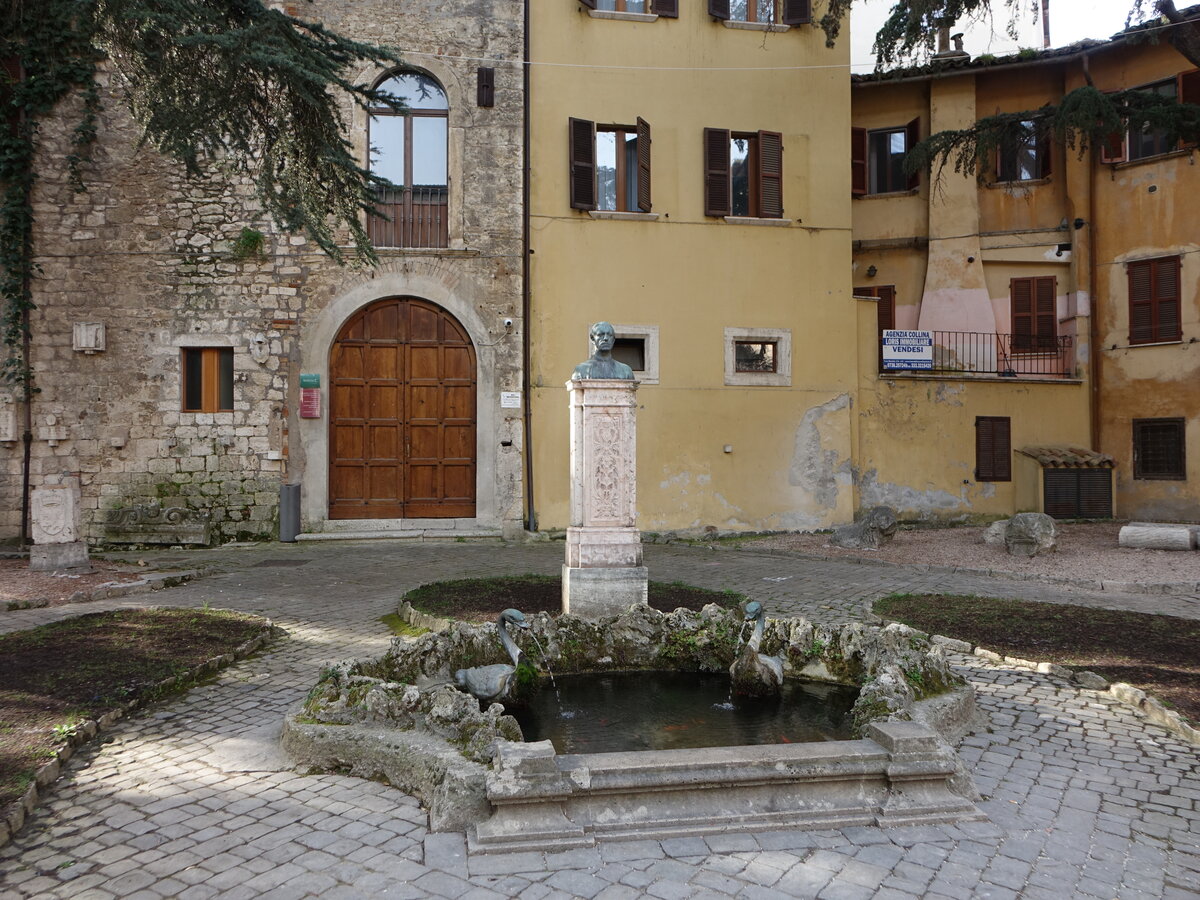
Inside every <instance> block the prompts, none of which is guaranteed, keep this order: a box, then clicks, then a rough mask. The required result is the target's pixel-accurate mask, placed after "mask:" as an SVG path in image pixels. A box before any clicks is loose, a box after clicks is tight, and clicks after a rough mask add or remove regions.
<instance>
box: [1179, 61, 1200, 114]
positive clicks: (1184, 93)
mask: <svg viewBox="0 0 1200 900" xmlns="http://www.w3.org/2000/svg"><path fill="white" fill-rule="evenodd" d="M1176 78H1177V82H1178V83H1177V84H1176V86H1175V96H1177V97H1178V98H1179V102H1180V103H1195V104H1197V105H1200V69H1192V70H1191V71H1189V72H1180V73H1179V75H1178V76H1176Z"/></svg>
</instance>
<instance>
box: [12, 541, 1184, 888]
mask: <svg viewBox="0 0 1200 900" xmlns="http://www.w3.org/2000/svg"><path fill="white" fill-rule="evenodd" d="M561 554H562V545H561V544H533V545H507V544H505V545H501V544H494V545H490V546H489V545H475V544H467V545H464V544H457V543H449V544H432V543H422V544H415V545H414V544H407V543H405V544H400V543H390V542H371V543H369V544H368V543H345V544H320V545H315V544H307V545H303V546H288V545H281V544H274V545H264V546H260V547H256V548H245V549H236V550H221V551H203V552H199V553H195V554H186V556H187V557H188V566H189V567H195V566H197V565H205V566H209V567H211V569H212V570H215V571H217V572H218V573H219V574H214V575H211V576H209V577H208V578H205V579H203V580H201V581H197V582H192V583H190V584H187V585H182V586H179V587H175V588H170V589H168V590H164V591H161V592H158V593H156V594H155V595H153V597H152V598H142V597H139V598H122V599H108V600H103V601H98V602H96V603H90V604H85V605H75V606H69V607H57V608H53V609H39V610H22V611H16V612H8V613H0V632H4V631H11V630H16V629H20V628H28V627H32V626H34V625H37V624H42V623H44V622H47V621H52V620H55V619H58V618H62V617H65V616H69V615H77V614H79V613H81V612H86V611H93V610H99V609H111V608H116V607H124V606H138V605H142V602H143V601H146V602H152V603H155V604H158V605H169V606H200V605H202V604H203V603H206V602H207V603H209V604H210V605H212V606H218V607H230V608H234V609H240V610H243V611H246V612H258V613H261V614H263V615H267V616H270V617H271V618H272V619H273V620H274V621H276V623H277V624H279V625H281V626H282V627H283V628H285V629H286V630H287V632H288V635H287V637H285V638H284V639H282V640H281V641H279V642H277V643H276V644H274V645H273V646H272V647H271V648H270V649H269V650H267V651H266V652H264V653H262V654H260V655H259V656H257V657H255V658H252V659H250V660H247V661H245V662H243V663H240V664H238V665H236V666H233V667H231V668H230V669H228V670H226V671H225V672H224V673H223V674H222V675H221V676H220V677H219V678H218V679H217V680H216V681H215V682H213V683H211V684H208V685H205V686H203V687H201V688H198V689H196V690H193V691H192V692H190V693H189V694H187V695H186V696H183V697H180V698H176V699H174V700H172V701H170V702H168V703H165V704H162V705H160V706H156V707H152V708H151V709H150V710H148V711H147V713H145V714H142V715H140V716H137V717H135V718H133V719H130V720H127V721H123V722H121V723H119V724H118V725H117V726H116V727H115V728H114V729H113V730H112V731H110V732H108V733H106V734H105V735H104V736H103V737H102V739H101V740H100V741H98V742H95V743H93V744H91V745H89V746H88V747H86V748H84V749H82V750H81V751H80V752H79V753H78V754H77V755H76V757H75V758H74V759H72V760H71V762H70V763H69V765H68V766H67V767H66V772H65V774H64V776H63V778H62V779H61V780H60V782H59V783H58V784H57V785H56V786H55V788H54V790H53V792H52V794H51V799H50V801H49V802H48V803H47V804H46V805H45V806H43V807H42V808H41V809H39V810H38V811H37V812H35V813H34V814H33V816H32V817H31V820H30V823H29V824H28V825H27V826H26V828H25V830H24V831H23V832H21V833H20V834H19V835H18V836H17V837H16V838H15V839H14V840H13V841H12V842H11V843H10V844H9V845H7V846H6V847H4V848H0V900H18V898H21V900H24V898H33V897H39V898H40V897H45V898H96V900H107V898H132V897H137V898H148V900H157V898H165V897H180V898H210V897H219V898H243V897H245V898H253V897H281V898H282V897H322V898H340V897H414V898H416V897H445V898H461V897H472V898H474V897H479V898H488V897H515V896H520V897H522V898H534V900H537V898H551V897H584V898H605V900H608V898H626V897H629V898H632V897H646V896H650V897H661V898H673V897H747V898H750V897H817V898H822V900H832V898H841V897H847V898H854V897H864V898H865V897H876V898H916V897H927V898H934V900H936V898H964V900H966V898H977V897H994V898H1002V897H1014V898H1015V897H1022V898H1039V897H1045V898H1055V900H1062V898H1075V897H1077V898H1089V897H1098V898H1101V900H1106V898H1113V897H1117V898H1126V897H1130V898H1133V897H1140V898H1158V897H1164V898H1166V897H1178V898H1183V897H1188V898H1193V897H1197V896H1200V754H1198V753H1197V750H1196V748H1193V747H1190V746H1186V745H1184V744H1181V743H1180V742H1178V741H1176V740H1175V739H1173V738H1172V737H1171V735H1170V734H1169V733H1167V732H1166V731H1164V730H1162V729H1160V728H1158V727H1156V726H1154V725H1152V724H1149V723H1147V722H1146V721H1145V720H1144V719H1142V718H1141V717H1139V716H1138V715H1136V714H1135V713H1133V712H1132V711H1130V710H1129V709H1128V708H1126V707H1124V706H1122V705H1120V704H1119V703H1117V702H1116V701H1114V700H1113V699H1112V698H1111V697H1109V696H1108V695H1107V694H1099V693H1095V692H1089V691H1083V690H1080V689H1078V688H1077V687H1074V686H1072V685H1071V684H1070V683H1069V682H1067V681H1064V680H1063V679H1060V678H1056V677H1054V676H1052V675H1041V674H1037V673H1034V672H1030V671H1028V670H1024V669H1017V668H1014V667H1010V666H1005V665H1003V664H991V663H988V662H986V661H984V660H980V659H978V658H975V657H969V656H956V657H954V660H955V664H956V666H957V667H958V668H959V670H960V671H961V672H962V673H963V674H964V675H965V676H966V677H968V678H969V679H971V681H972V682H973V683H974V684H975V686H976V688H977V691H978V694H979V698H978V702H979V707H980V709H981V710H982V711H983V713H984V714H985V724H984V726H982V727H981V728H980V729H978V730H977V731H975V732H973V733H971V734H969V735H967V736H966V738H964V740H963V742H962V744H961V746H960V748H959V749H960V753H961V754H962V756H963V759H964V761H965V762H966V764H967V765H968V766H969V767H970V768H971V770H972V772H973V774H974V777H975V779H976V782H977V783H978V785H979V786H980V789H981V790H982V792H983V793H984V795H985V799H984V801H983V802H982V803H981V804H980V807H981V809H983V811H984V812H985V813H986V814H987V815H988V817H989V821H987V822H977V823H963V824H960V825H956V826H938V827H931V826H924V827H922V828H919V829H916V828H892V829H873V828H848V829H844V830H840V831H817V832H801V831H773V832H765V833H761V834H755V835H737V836H734V835H722V836H713V837H710V838H706V839H702V840H701V839H668V840H663V841H649V840H647V841H632V842H624V843H621V844H602V845H601V846H600V847H599V848H595V849H589V850H583V851H573V852H572V853H563V854H542V853H520V854H509V855H489V856H486V857H471V856H469V855H468V854H467V853H466V850H465V847H464V846H463V844H462V839H461V836H458V835H442V834H430V833H429V831H428V828H427V824H428V823H427V817H426V815H425V813H424V811H423V810H421V808H420V807H419V805H418V804H417V802H416V801H415V800H414V799H413V798H412V797H409V796H407V795H405V794H403V793H402V792H400V791H397V790H395V789H393V788H390V787H387V786H385V785H380V784H376V783H374V782H369V781H362V780H359V779H355V778H349V777H346V776H341V775H336V774H316V775H307V774H299V773H295V772H291V771H286V770H284V769H283V767H284V765H285V763H284V761H282V760H281V759H279V758H278V757H277V756H275V755H273V753H272V748H271V746H270V742H271V736H272V735H273V733H274V729H276V728H277V727H278V723H279V722H280V721H281V719H282V716H283V713H284V711H285V710H286V708H287V707H288V706H289V705H290V704H291V703H293V702H294V701H295V700H297V699H299V698H300V697H302V696H303V695H304V694H305V693H306V692H307V690H308V689H309V688H310V687H311V686H312V684H313V683H314V682H315V680H316V676H317V672H318V671H319V669H320V667H321V666H322V665H323V664H324V663H326V662H331V661H334V660H337V659H341V658H345V657H361V656H370V655H375V654H378V653H380V652H382V650H383V649H384V648H385V647H386V645H387V642H388V640H389V635H388V633H387V630H386V629H385V628H384V626H383V625H382V624H380V622H379V621H378V618H379V616H381V615H384V614H385V613H389V612H392V611H394V609H395V606H396V603H397V601H398V599H399V596H400V595H401V594H402V593H403V592H404V591H406V590H408V589H410V588H412V587H415V586H416V585H418V584H421V583H424V582H427V581H433V580H438V579H442V578H452V577H453V578H457V577H469V576H485V575H494V574H515V573H523V572H544V573H546V574H552V573H555V572H557V570H558V568H559V566H560V565H561V559H562V555H561ZM179 555H180V554H179V553H178V551H176V552H174V553H169V552H168V553H162V554H158V555H156V554H142V556H143V558H145V559H147V561H148V562H149V563H150V564H151V565H154V560H155V559H156V558H171V557H174V558H178V557H179ZM646 557H647V564H648V565H649V566H650V569H651V574H652V577H654V578H655V579H657V580H662V581H673V580H681V581H687V582H689V583H693V584H698V585H702V586H706V587H712V588H718V589H725V588H729V589H735V590H740V591H742V592H744V593H746V594H748V595H750V596H752V597H755V598H756V599H761V600H763V601H764V602H765V603H766V605H767V607H768V609H769V611H770V612H771V613H772V614H773V615H807V616H809V617H810V618H813V619H817V620H823V621H833V622H844V621H852V620H856V619H859V618H861V616H862V615H863V609H864V602H865V601H868V600H871V599H875V598H878V597H880V596H884V595H886V594H888V593H892V592H894V591H946V592H955V593H978V594H986V595H992V596H1010V597H1023V598H1028V599H1034V600H1040V601H1044V602H1049V603H1079V604H1084V605H1094V606H1101V607H1109V608H1121V609H1134V610H1140V611H1146V612H1160V613H1169V614H1171V615H1183V616H1188V617H1191V618H1196V617H1200V601H1198V600H1197V598H1195V597H1191V596H1187V595H1148V594H1117V593H1111V592H1094V591H1088V590H1072V589H1069V588H1064V587H1061V586H1057V585H1043V584H1037V583H1031V582H1017V581H1006V580H1004V579H998V578H987V577H983V576H977V575H956V574H954V573H932V572H922V571H916V570H911V569H901V570H893V569H890V568H889V569H883V568H881V567H871V566H860V565H853V564H846V563H841V562H837V561H832V560H831V561H814V560H804V559H789V558H786V557H779V556H766V555H760V554H754V553H747V552H736V553H734V552H728V551H710V550H707V549H703V548H691V547H676V546H673V545H672V546H666V547H663V546H652V547H647V548H646ZM266 559H288V560H292V561H295V560H300V559H305V560H308V561H307V562H306V563H305V564H304V565H301V566H294V567H289V566H267V567H257V568H256V564H257V563H259V562H262V561H263V560H266ZM193 560H194V561H193Z"/></svg>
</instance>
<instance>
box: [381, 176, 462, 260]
mask: <svg viewBox="0 0 1200 900" xmlns="http://www.w3.org/2000/svg"><path fill="white" fill-rule="evenodd" d="M375 208H376V209H377V210H379V212H380V213H382V214H383V215H384V216H386V217H387V218H386V219H381V218H378V217H376V216H371V217H369V218H368V220H367V233H368V234H369V235H370V237H371V243H372V244H374V245H375V246H376V247H445V246H447V245H448V244H449V229H448V228H447V222H448V219H449V216H448V212H449V208H450V205H449V191H447V189H446V188H445V187H444V186H434V187H414V188H400V189H399V190H395V191H380V192H379V199H378V201H377V203H376V206H375Z"/></svg>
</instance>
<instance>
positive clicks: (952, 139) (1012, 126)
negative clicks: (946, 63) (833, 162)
mask: <svg viewBox="0 0 1200 900" xmlns="http://www.w3.org/2000/svg"><path fill="white" fill-rule="evenodd" d="M1129 123H1142V124H1141V127H1143V128H1144V129H1146V130H1148V131H1161V132H1162V133H1163V134H1165V135H1166V142H1167V144H1168V145H1172V144H1174V143H1175V142H1177V141H1185V142H1188V143H1194V142H1200V106H1196V105H1194V104H1189V103H1179V102H1177V101H1176V100H1175V99H1174V98H1171V97H1163V96H1161V95H1159V94H1153V93H1150V92H1147V91H1139V90H1129V91H1118V92H1115V93H1111V94H1109V93H1104V92H1102V91H1099V90H1097V89H1096V88H1094V87H1090V86H1084V87H1080V88H1076V89H1075V90H1073V91H1071V92H1070V93H1069V94H1067V95H1066V96H1064V97H1063V98H1062V101H1061V102H1059V103H1058V104H1057V105H1054V106H1051V105H1047V106H1043V107H1041V108H1039V109H1032V110H1024V111H1022V112H1013V113H1000V114H997V115H993V116H987V117H985V118H982V119H979V120H978V121H977V122H976V123H975V124H974V125H973V126H972V127H971V128H965V129H962V130H960V131H941V132H938V133H936V134H932V135H930V136H929V137H928V138H926V139H925V140H923V141H921V142H920V143H919V144H917V145H916V146H915V147H913V148H912V150H911V151H910V152H909V153H908V155H907V156H906V157H905V160H904V169H905V171H906V172H908V173H912V172H916V171H919V170H922V169H935V168H936V169H938V170H940V169H941V168H942V167H943V166H951V167H952V168H953V170H954V171H955V172H958V173H961V174H970V173H975V174H976V175H977V176H978V177H979V178H980V179H981V180H982V179H984V178H986V177H987V176H988V174H989V173H991V172H994V171H995V164H994V161H995V159H996V155H997V154H998V153H1002V152H1004V151H1006V150H1010V149H1013V148H1015V147H1018V146H1020V145H1021V144H1023V143H1025V142H1026V141H1028V140H1029V139H1030V138H1040V137H1043V136H1051V137H1053V139H1054V140H1055V141H1056V142H1058V143H1062V144H1064V145H1065V146H1067V147H1068V148H1070V149H1072V150H1074V151H1075V152H1077V153H1078V154H1079V155H1080V156H1081V157H1082V156H1083V154H1084V153H1086V152H1087V151H1088V149H1089V148H1093V147H1094V148H1099V147H1101V146H1103V144H1104V143H1105V141H1106V140H1108V139H1109V138H1110V137H1115V136H1118V135H1122V134H1123V132H1124V131H1125V130H1126V129H1127V128H1129V127H1135V128H1136V127H1137V126H1136V125H1133V126H1131V125H1130V124H1129Z"/></svg>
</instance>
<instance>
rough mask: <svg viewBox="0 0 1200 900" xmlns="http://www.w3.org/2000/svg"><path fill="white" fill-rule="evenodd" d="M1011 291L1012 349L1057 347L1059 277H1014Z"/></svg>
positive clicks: (1025, 351)
mask: <svg viewBox="0 0 1200 900" xmlns="http://www.w3.org/2000/svg"><path fill="white" fill-rule="evenodd" d="M1008 295H1009V303H1010V305H1011V307H1012V350H1013V352H1014V353H1036V352H1039V351H1042V352H1052V351H1055V350H1057V349H1058V311H1057V306H1056V302H1057V295H1058V281H1057V279H1056V278H1055V277H1054V276H1053V275H1043V276H1040V277H1037V278H1013V279H1010V280H1009V282H1008Z"/></svg>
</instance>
